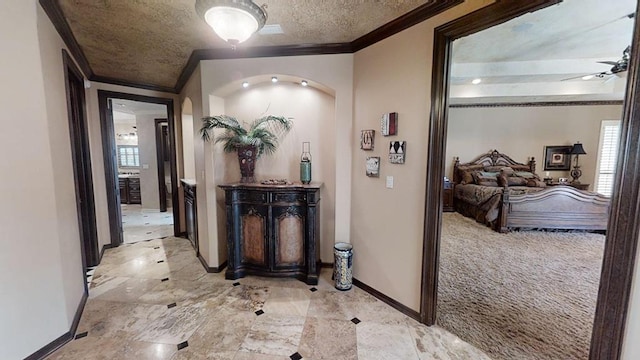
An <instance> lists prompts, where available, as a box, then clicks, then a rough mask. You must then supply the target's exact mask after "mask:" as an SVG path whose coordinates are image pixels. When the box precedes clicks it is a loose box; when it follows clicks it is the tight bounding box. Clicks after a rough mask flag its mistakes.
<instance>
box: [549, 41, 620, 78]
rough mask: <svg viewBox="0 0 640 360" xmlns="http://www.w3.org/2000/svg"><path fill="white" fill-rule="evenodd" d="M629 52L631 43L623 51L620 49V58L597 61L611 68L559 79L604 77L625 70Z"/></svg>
mask: <svg viewBox="0 0 640 360" xmlns="http://www.w3.org/2000/svg"><path fill="white" fill-rule="evenodd" d="M630 52H631V45H629V46H627V48H626V49H624V51H622V58H621V59H620V60H618V61H598V63H599V64H606V65H611V69H609V70H608V71H602V72H597V73H593V74H587V75H580V76H574V77H570V78H566V79H562V80H560V81H567V80H573V79H583V80H589V79H592V78H594V77H597V78H604V77H605V76H607V75H614V74H617V73H619V72H623V71H627V67H628V66H629V59H630Z"/></svg>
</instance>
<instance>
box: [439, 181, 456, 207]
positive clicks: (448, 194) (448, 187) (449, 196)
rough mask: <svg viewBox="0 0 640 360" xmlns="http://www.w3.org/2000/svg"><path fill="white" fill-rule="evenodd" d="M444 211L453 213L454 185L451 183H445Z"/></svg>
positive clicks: (443, 195)
mask: <svg viewBox="0 0 640 360" xmlns="http://www.w3.org/2000/svg"><path fill="white" fill-rule="evenodd" d="M442 211H443V212H453V211H455V209H454V208H453V183H452V182H450V181H445V182H444V189H443V191H442Z"/></svg>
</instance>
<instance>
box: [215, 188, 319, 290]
mask: <svg viewBox="0 0 640 360" xmlns="http://www.w3.org/2000/svg"><path fill="white" fill-rule="evenodd" d="M321 186H322V184H320V183H311V184H309V185H302V184H294V185H261V184H245V183H237V184H226V185H220V188H221V189H223V190H224V192H225V205H226V215H227V251H228V255H229V258H228V266H227V270H226V272H225V277H226V278H227V279H232V280H233V279H237V278H241V277H244V276H245V275H247V274H252V275H263V276H275V277H295V278H297V279H299V280H301V281H304V282H306V283H307V284H309V285H316V284H318V275H319V272H320V250H319V242H320V235H319V232H320V214H319V208H318V207H319V202H320V187H321Z"/></svg>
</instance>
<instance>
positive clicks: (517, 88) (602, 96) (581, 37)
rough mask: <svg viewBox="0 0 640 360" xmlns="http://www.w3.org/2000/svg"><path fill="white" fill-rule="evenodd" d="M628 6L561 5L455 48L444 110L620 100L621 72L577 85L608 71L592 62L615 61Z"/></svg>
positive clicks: (624, 37)
mask: <svg viewBox="0 0 640 360" xmlns="http://www.w3.org/2000/svg"><path fill="white" fill-rule="evenodd" d="M636 5H637V4H636V0H615V1H608V2H606V5H605V3H604V2H603V1H602V0H564V1H563V2H561V3H559V4H557V5H553V6H549V7H547V8H544V9H542V10H539V11H535V12H533V13H528V14H525V15H522V16H520V17H517V18H514V19H512V20H510V21H508V22H505V23H503V24H500V25H497V26H494V27H491V28H489V29H486V30H483V31H480V32H477V33H475V34H472V35H469V36H467V37H464V38H461V39H457V40H455V41H454V42H453V55H452V63H453V65H452V73H451V85H452V88H451V93H450V95H451V97H452V98H457V99H455V100H453V101H452V102H451V103H452V104H455V103H465V102H468V103H478V102H519V101H523V99H524V98H527V99H528V100H527V101H530V102H535V101H540V99H546V100H548V101H555V100H558V99H565V100H567V101H575V100H580V99H582V100H586V101H595V100H603V101H608V100H621V99H623V98H624V91H625V84H626V72H621V73H617V74H615V75H603V76H602V77H592V78H591V79H584V80H583V79H582V77H583V76H584V75H588V74H595V73H601V72H606V71H609V70H610V69H611V67H612V66H611V65H610V64H602V63H600V61H618V60H620V59H621V57H622V52H623V50H624V49H625V48H626V47H627V46H629V45H630V44H631V38H632V34H633V26H634V18H633V16H631V17H629V15H630V14H632V13H634V11H635V9H636ZM473 79H481V83H480V84H478V85H472V80H473ZM478 99H484V100H482V101H480V100H478Z"/></svg>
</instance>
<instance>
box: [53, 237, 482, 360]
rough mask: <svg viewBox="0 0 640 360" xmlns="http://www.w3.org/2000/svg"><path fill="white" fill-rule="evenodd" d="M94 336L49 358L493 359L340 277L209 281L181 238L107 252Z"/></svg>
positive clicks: (92, 322)
mask: <svg viewBox="0 0 640 360" xmlns="http://www.w3.org/2000/svg"><path fill="white" fill-rule="evenodd" d="M159 261H160V262H159ZM161 277H162V278H161ZM164 277H166V278H168V279H169V280H167V281H162V279H163V278H164ZM234 283H239V285H237V286H234V285H233V284H234ZM314 287H315V288H316V291H311V290H310V289H311V288H314ZM173 303H175V305H173ZM256 311H263V312H264V313H262V314H260V315H258V314H256ZM354 317H357V318H358V319H359V320H361V322H360V323H359V324H357V325H356V324H354V323H353V322H351V321H350V320H351V319H352V318H354ZM85 331H86V332H88V335H87V336H86V337H84V338H80V339H78V340H73V341H71V342H69V343H68V344H66V345H65V346H63V347H62V348H61V349H59V350H58V351H57V352H56V353H54V354H52V355H51V356H50V357H49V359H56V360H57V359H71V360H75V359H82V360H85V359H109V360H112V359H134V360H144V359H159V360H164V359H172V360H185V359H193V360H200V359H233V360H247V359H251V360H276V359H279V360H286V359H290V356H291V355H293V354H294V353H296V352H297V353H299V354H301V355H302V356H303V359H314V360H323V359H332V360H339V359H360V360H369V359H402V360H406V359H407V360H408V359H442V360H449V359H451V360H462V359H474V360H475V359H488V358H487V357H486V356H485V355H484V354H483V353H482V352H480V351H478V350H477V349H475V348H474V347H472V346H471V345H469V344H466V343H464V342H462V341H460V339H458V338H457V337H456V336H454V335H452V334H450V333H448V332H446V331H444V330H442V329H441V328H438V327H426V326H424V325H421V324H419V323H417V322H415V321H414V320H412V319H409V318H408V317H406V316H405V315H403V314H401V313H400V312H398V311H396V310H395V309H393V308H392V307H390V306H388V305H386V304H385V303H383V302H381V301H380V300H378V299H376V298H374V297H373V296H371V295H369V294H368V293H366V292H364V291H362V290H361V289H359V288H357V287H354V288H353V289H351V290H349V291H337V290H336V289H335V288H334V287H333V281H332V280H331V269H322V272H321V274H320V281H319V284H318V285H316V286H310V285H307V284H305V283H304V282H301V281H298V280H295V279H277V278H265V277H259V276H247V277H245V278H242V279H238V280H226V279H225V278H224V272H223V273H218V274H208V273H206V272H205V271H204V268H203V267H202V265H201V264H200V262H199V261H198V259H197V258H196V257H195V251H194V250H193V249H192V247H191V244H190V243H189V241H188V240H186V239H178V238H173V237H169V238H166V239H154V240H150V241H143V242H139V243H135V244H127V245H123V246H120V247H118V248H114V249H109V250H107V251H106V252H105V255H104V258H103V261H102V264H101V265H100V266H98V268H97V269H96V270H95V272H94V275H93V277H92V279H91V286H90V291H89V299H88V301H87V303H86V306H85V309H84V312H83V315H82V318H81V320H80V324H79V326H78V330H77V333H82V332H85ZM184 341H187V342H188V346H187V347H185V348H183V349H181V350H178V349H177V344H179V343H182V342H184Z"/></svg>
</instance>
